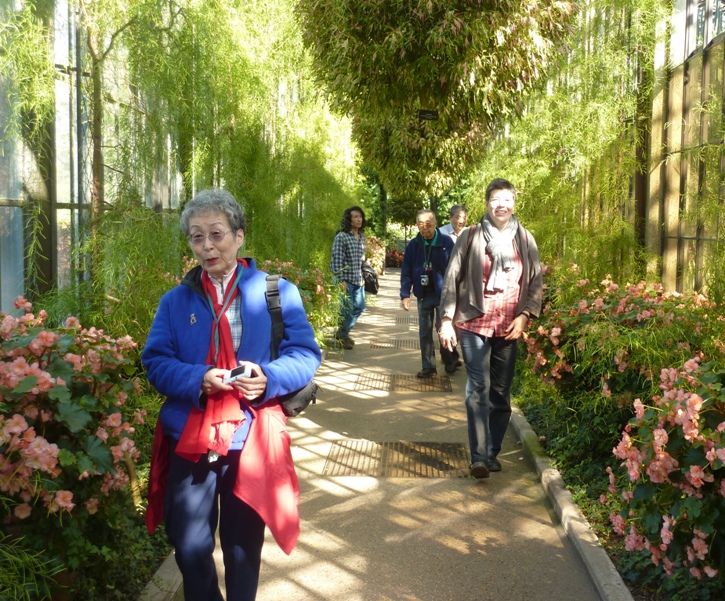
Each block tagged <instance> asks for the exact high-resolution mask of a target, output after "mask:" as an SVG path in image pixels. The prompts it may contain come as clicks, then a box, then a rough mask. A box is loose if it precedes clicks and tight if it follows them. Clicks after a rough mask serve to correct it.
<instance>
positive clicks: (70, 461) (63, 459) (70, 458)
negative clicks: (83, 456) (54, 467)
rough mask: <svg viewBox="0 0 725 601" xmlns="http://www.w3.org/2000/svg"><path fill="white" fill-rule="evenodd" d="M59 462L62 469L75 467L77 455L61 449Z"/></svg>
mask: <svg viewBox="0 0 725 601" xmlns="http://www.w3.org/2000/svg"><path fill="white" fill-rule="evenodd" d="M58 461H59V462H60V465H61V466H62V467H68V466H69V465H75V464H76V463H77V460H76V456H75V454H73V453H71V452H70V451H69V450H68V449H61V450H60V451H59V452H58Z"/></svg>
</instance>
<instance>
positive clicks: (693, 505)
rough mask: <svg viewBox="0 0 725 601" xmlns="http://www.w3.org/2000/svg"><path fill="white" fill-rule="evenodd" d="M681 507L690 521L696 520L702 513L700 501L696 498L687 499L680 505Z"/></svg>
mask: <svg viewBox="0 0 725 601" xmlns="http://www.w3.org/2000/svg"><path fill="white" fill-rule="evenodd" d="M682 507H683V509H684V510H685V512H686V513H687V515H688V517H689V518H690V519H692V518H697V517H699V516H700V512H701V511H702V501H701V500H700V499H698V498H697V497H687V499H685V501H684V502H683V503H682Z"/></svg>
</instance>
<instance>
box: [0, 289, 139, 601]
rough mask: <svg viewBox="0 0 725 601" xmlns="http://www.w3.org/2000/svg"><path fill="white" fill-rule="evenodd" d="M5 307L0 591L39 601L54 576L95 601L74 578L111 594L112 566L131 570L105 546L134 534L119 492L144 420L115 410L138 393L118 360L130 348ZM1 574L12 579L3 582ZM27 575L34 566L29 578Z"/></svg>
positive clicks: (121, 553)
mask: <svg viewBox="0 0 725 601" xmlns="http://www.w3.org/2000/svg"><path fill="white" fill-rule="evenodd" d="M15 307H16V310H15V311H13V312H11V313H9V314H5V313H0V500H1V501H2V503H1V504H0V508H2V509H1V511H2V542H0V544H3V545H4V547H5V550H6V551H7V550H10V551H11V553H12V554H11V555H10V559H7V557H8V556H7V555H5V556H4V557H5V562H4V563H3V570H0V571H2V572H3V575H2V576H0V588H1V589H2V590H3V591H13V590H15V588H17V587H20V588H21V589H22V590H29V591H35V594H36V595H37V597H38V598H48V596H49V595H51V594H52V593H53V591H54V590H55V589H57V588H58V587H57V586H56V584H55V582H54V579H53V578H51V577H52V576H54V575H55V574H57V573H58V572H59V571H62V572H63V578H62V580H64V581H65V582H66V584H67V583H70V586H71V590H73V589H72V587H73V583H77V584H79V586H80V585H81V584H82V581H85V584H83V585H82V589H83V590H84V593H83V594H84V595H91V597H85V598H94V599H103V598H105V596H104V595H105V593H102V592H101V591H96V590H94V588H93V585H90V588H89V585H88V584H87V581H86V580H85V579H87V578H92V576H93V575H94V574H95V575H98V574H105V577H106V581H107V583H108V584H107V586H111V587H112V586H113V584H114V578H113V576H112V575H113V573H114V570H115V569H116V567H117V566H120V567H118V569H119V571H121V572H122V571H123V569H124V565H125V566H126V568H130V569H134V566H133V563H132V560H131V561H130V560H129V558H128V557H127V553H128V552H129V550H130V549H132V547H130V545H129V548H123V546H122V545H120V544H119V545H118V546H116V545H114V542H116V543H117V542H119V541H121V540H123V541H124V542H128V538H126V536H127V534H128V530H129V528H130V521H133V520H134V519H135V518H138V519H137V521H138V523H139V524H141V523H142V520H141V517H140V516H139V515H138V512H136V511H135V509H134V503H133V500H132V498H131V492H130V490H129V482H130V481H131V483H132V485H135V484H136V483H135V481H132V479H133V478H134V477H135V470H134V462H135V460H136V459H137V457H138V450H137V448H136V446H135V443H134V432H135V426H137V425H139V424H142V423H143V420H144V411H136V412H132V411H130V410H128V409H127V406H126V401H127V399H128V398H129V396H130V395H134V394H137V393H138V391H139V381H138V380H137V379H136V378H135V377H134V375H135V373H136V366H135V363H134V361H133V360H132V359H131V358H129V355H133V349H135V346H136V344H135V343H134V342H133V341H132V340H131V339H130V338H129V337H125V338H120V339H118V340H114V339H111V338H109V337H107V336H105V335H104V334H103V332H102V331H99V330H96V329H95V328H90V329H85V328H83V327H82V326H81V324H80V323H79V322H78V320H77V319H75V318H73V317H70V318H68V320H67V321H66V324H65V326H64V327H61V328H55V329H51V328H46V327H45V325H44V323H45V320H46V317H47V316H46V314H45V312H43V311H41V312H40V313H39V314H38V315H37V316H36V315H35V314H33V312H32V306H31V304H30V303H28V302H26V301H25V300H24V299H23V298H20V299H18V301H16V303H15ZM136 497H137V498H136V502H137V503H138V502H140V495H136ZM29 558H32V561H31V560H30V559H29ZM28 562H30V563H28ZM8 565H12V566H13V567H14V569H15V570H21V571H23V578H21V579H18V578H16V579H14V580H13V577H12V573H13V572H12V571H8V570H7V567H8ZM28 565H31V566H32V565H40V566H42V567H41V569H39V570H33V571H31V572H30V573H28V571H24V570H22V568H23V566H28ZM8 577H9V579H10V580H11V581H9V582H5V579H6V578H8ZM97 582H98V583H100V582H102V579H101V578H98V580H97ZM14 587H15V588H14ZM19 591H20V589H17V591H16V593H17V594H21V593H20V592H19ZM111 592H112V591H111ZM13 594H15V593H13ZM94 595H95V596H94ZM12 598H15V597H12ZM17 598H25V597H17ZM33 598H36V597H33Z"/></svg>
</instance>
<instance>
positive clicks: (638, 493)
mask: <svg viewBox="0 0 725 601" xmlns="http://www.w3.org/2000/svg"><path fill="white" fill-rule="evenodd" d="M656 492H657V487H656V486H655V485H654V484H643V483H640V484H637V486H635V488H634V500H635V501H648V500H649V499H651V498H652V497H654V495H655V493H656Z"/></svg>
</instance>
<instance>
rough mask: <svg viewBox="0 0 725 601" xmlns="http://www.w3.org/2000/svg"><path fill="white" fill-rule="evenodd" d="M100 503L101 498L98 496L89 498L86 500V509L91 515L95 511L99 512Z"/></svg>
mask: <svg viewBox="0 0 725 601" xmlns="http://www.w3.org/2000/svg"><path fill="white" fill-rule="evenodd" d="M98 503H99V500H98V499H97V498H95V497H94V498H92V499H88V500H87V501H86V502H85V506H86V510H87V511H88V513H89V514H90V515H93V514H95V513H98Z"/></svg>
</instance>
